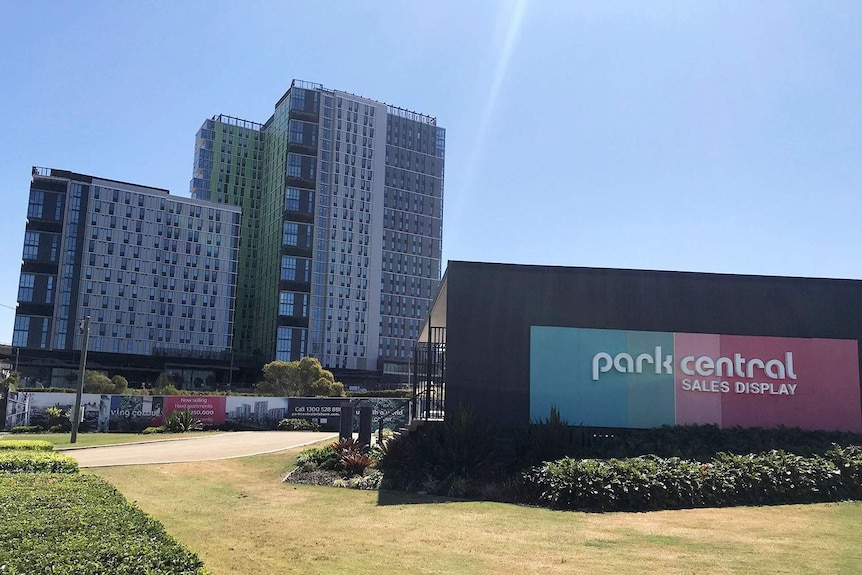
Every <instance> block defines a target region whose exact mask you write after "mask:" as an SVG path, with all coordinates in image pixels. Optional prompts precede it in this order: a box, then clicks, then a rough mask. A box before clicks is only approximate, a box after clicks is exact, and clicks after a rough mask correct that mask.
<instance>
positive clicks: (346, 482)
mask: <svg viewBox="0 0 862 575" xmlns="http://www.w3.org/2000/svg"><path fill="white" fill-rule="evenodd" d="M382 480H383V473H382V472H380V471H378V470H376V469H372V470H370V471H368V472H367V473H366V474H365V475H355V476H353V477H347V478H340V479H336V480H335V481H333V482H332V485H333V486H334V487H347V488H349V489H366V490H374V489H380V483H381V481H382Z"/></svg>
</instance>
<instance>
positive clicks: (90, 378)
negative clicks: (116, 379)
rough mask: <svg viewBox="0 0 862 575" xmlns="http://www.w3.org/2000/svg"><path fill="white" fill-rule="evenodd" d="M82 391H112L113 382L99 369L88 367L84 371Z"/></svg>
mask: <svg viewBox="0 0 862 575" xmlns="http://www.w3.org/2000/svg"><path fill="white" fill-rule="evenodd" d="M84 393H114V384H113V383H111V379H110V378H109V377H108V376H107V375H105V374H104V373H102V372H101V371H94V370H92V369H88V370H86V371H85V372H84Z"/></svg>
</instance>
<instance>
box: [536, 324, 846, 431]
mask: <svg viewBox="0 0 862 575" xmlns="http://www.w3.org/2000/svg"><path fill="white" fill-rule="evenodd" d="M551 406H556V407H557V409H559V411H560V414H561V415H562V417H564V418H565V419H567V420H568V421H569V423H571V424H573V425H587V426H596V427H630V428H647V427H658V426H661V425H674V424H676V425H686V424H708V423H711V424H717V425H719V426H721V427H733V426H741V427H775V426H779V425H785V426H788V427H801V428H803V429H824V430H842V431H854V432H862V407H860V382H859V350H858V345H857V342H856V340H838V339H813V338H785V337H753V336H737V335H710V334H691V333H664V332H646V331H623V330H608V329H585V328H571V327H550V326H532V327H531V329H530V419H531V420H534V421H538V420H541V419H545V418H547V417H548V413H549V412H550V409H551Z"/></svg>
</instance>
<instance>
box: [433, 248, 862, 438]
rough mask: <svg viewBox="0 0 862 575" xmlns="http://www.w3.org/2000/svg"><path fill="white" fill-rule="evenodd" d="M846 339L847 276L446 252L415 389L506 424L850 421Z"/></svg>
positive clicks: (851, 353)
mask: <svg viewBox="0 0 862 575" xmlns="http://www.w3.org/2000/svg"><path fill="white" fill-rule="evenodd" d="M429 325H430V327H431V329H430V330H429ZM429 337H431V345H430V346H429V344H428V343H427V342H428V341H429ZM860 342H862V281H856V280H837V279H817V278H792V277H768V276H744V275H728V274H707V273H688V272H663V271H644V270H620V269H595V268H577V267H555V266H528V265H510V264H489V263H474V262H449V267H448V269H447V271H446V275H445V277H444V279H443V282H442V284H441V287H440V291H439V294H438V295H437V298H436V301H435V304H434V307H433V310H432V313H431V316H430V322H429V324H426V325H425V326H424V329H423V333H422V334H421V335H420V337H419V338H418V341H417V343H418V345H417V348H418V350H417V351H418V353H417V363H416V369H417V386H418V389H420V390H423V395H422V396H421V397H422V398H423V399H424V397H425V394H424V391H426V390H427V397H428V398H429V399H430V400H432V401H433V400H434V399H439V398H441V397H442V391H443V389H444V385H443V382H444V381H445V407H446V410H447V411H451V410H454V409H457V408H458V407H459V406H465V407H467V408H469V409H471V410H472V411H473V412H474V413H476V414H477V415H479V416H482V417H485V418H488V419H490V420H493V421H497V422H500V423H504V424H509V425H523V424H526V423H527V422H529V421H531V420H537V419H542V418H545V417H547V416H548V413H549V409H550V407H551V406H556V407H557V408H558V409H559V410H560V411H561V413H563V415H564V416H565V417H567V418H568V420H569V422H570V423H572V424H584V425H590V426H596V427H652V426H656V425H665V424H669V425H672V424H686V423H715V424H718V425H723V426H737V425H738V426H761V425H762V426H766V427H770V426H774V425H787V426H800V427H808V428H812V429H841V430H846V431H857V432H858V431H862V403H860V372H862V363H860V356H859V344H860ZM429 347H430V354H429V353H426V352H427V350H428V348H429ZM421 407H424V405H423V406H421ZM429 408H430V409H431V410H435V409H440V407H439V406H435V405H430V406H429ZM430 415H431V416H432V417H433V416H434V413H431V414H430Z"/></svg>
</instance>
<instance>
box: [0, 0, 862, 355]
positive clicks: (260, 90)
mask: <svg viewBox="0 0 862 575" xmlns="http://www.w3.org/2000/svg"><path fill="white" fill-rule="evenodd" d="M860 25H862V3H859V2H841V1H831V2H827V3H819V2H794V1H789V0H786V1H782V2H770V1H760V2H708V1H699V2H659V1H654V2H640V1H633V2H610V1H595V2H581V1H576V0H565V1H559V2H552V1H550V0H533V1H517V0H511V1H508V0H499V1H490V0H488V1H469V2H465V1H463V0H461V1H457V0H456V1H448V0H438V1H435V2H407V1H399V2H382V1H381V2H363V3H359V2H346V1H343V2H341V1H333V2H305V3H301V4H300V3H296V2H283V1H282V2H256V1H249V2H242V3H239V2H222V1H215V0H209V1H206V2H203V1H183V2H174V1H164V2H155V1H152V2H108V1H105V2H97V1H83V0H82V1H79V2H61V1H56V2H44V1H30V2H15V1H13V0H0V104H2V110H3V113H4V119H3V123H2V128H0V198H2V200H3V209H2V210H0V230H2V231H0V233H2V240H3V242H2V243H3V246H4V249H3V250H2V251H0V264H2V269H3V270H4V273H3V274H2V275H0V341H2V342H9V341H11V338H12V323H13V318H14V311H13V309H11V308H14V306H15V304H16V300H17V283H18V274H19V270H20V260H21V250H22V244H23V237H24V223H25V217H26V206H27V194H28V188H29V180H30V167H31V166H33V165H38V166H46V167H55V168H62V169H69V170H72V171H77V172H81V173H86V174H91V175H96V176H102V177H106V178H113V179H118V180H123V181H130V182H135V183H140V184H145V185H151V186H156V187H164V188H168V189H170V190H171V192H172V193H175V194H178V195H187V194H188V182H189V179H190V177H191V171H192V156H193V151H194V135H195V133H196V131H197V129H198V128H199V127H200V124H201V123H202V122H203V120H204V119H205V118H207V117H209V116H211V115H213V114H218V113H226V114H229V115H232V116H238V117H241V118H246V119H250V120H256V121H260V122H262V121H265V120H266V119H267V118H268V117H269V115H270V114H271V113H272V109H273V106H274V104H275V102H276V101H277V100H278V98H279V97H280V96H281V95H282V94H283V93H284V91H285V90H286V89H287V88H288V87H289V85H290V81H291V79H292V78H299V79H304V80H310V81H314V82H320V83H322V84H324V85H325V86H327V87H329V88H334V89H341V90H346V91H350V92H354V93H357V94H360V95H363V96H366V97H369V98H374V99H377V100H382V101H385V102H388V103H392V104H396V105H399V106H401V107H405V108H409V109H413V110H416V111H419V112H423V113H426V114H430V115H434V116H436V117H437V118H438V122H439V124H440V125H442V126H444V127H445V128H446V129H447V150H446V180H445V182H446V183H445V215H444V218H445V225H444V258H445V259H460V260H478V261H500V262H518V263H536V264H558V265H574V266H598V267H626V268H648V269H668V270H691V271H711V272H728V273H750V274H770V275H794V276H819V277H841V278H856V279H858V278H860V277H862V226H860V222H859V220H860V214H862V194H860V188H862V106H860V102H862V61H860V55H862V34H859V29H860Z"/></svg>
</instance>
